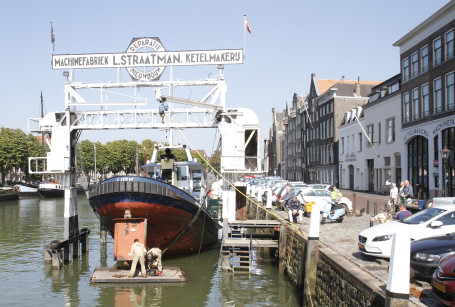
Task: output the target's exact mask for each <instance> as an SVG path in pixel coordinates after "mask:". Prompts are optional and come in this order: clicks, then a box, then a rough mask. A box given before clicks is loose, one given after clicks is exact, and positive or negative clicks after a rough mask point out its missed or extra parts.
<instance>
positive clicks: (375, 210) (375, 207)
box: [373, 202, 378, 216]
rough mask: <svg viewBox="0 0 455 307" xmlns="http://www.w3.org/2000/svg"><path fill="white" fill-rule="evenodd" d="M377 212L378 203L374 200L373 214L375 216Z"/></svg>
mask: <svg viewBox="0 0 455 307" xmlns="http://www.w3.org/2000/svg"><path fill="white" fill-rule="evenodd" d="M377 214H378V204H377V203H376V202H374V214H373V215H374V216H376V215H377Z"/></svg>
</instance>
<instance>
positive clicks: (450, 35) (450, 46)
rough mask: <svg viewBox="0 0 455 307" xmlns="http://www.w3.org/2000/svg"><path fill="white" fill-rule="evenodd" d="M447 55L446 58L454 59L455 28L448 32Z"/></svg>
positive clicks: (446, 40)
mask: <svg viewBox="0 0 455 307" xmlns="http://www.w3.org/2000/svg"><path fill="white" fill-rule="evenodd" d="M445 36H446V39H445V42H446V45H445V56H446V60H449V59H452V58H453V56H454V54H453V52H454V41H453V29H452V30H450V31H449V32H447V33H446V35H445Z"/></svg>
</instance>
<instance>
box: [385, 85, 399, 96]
mask: <svg viewBox="0 0 455 307" xmlns="http://www.w3.org/2000/svg"><path fill="white" fill-rule="evenodd" d="M399 89H400V85H399V83H398V82H397V83H394V84H392V85H391V86H389V88H388V89H387V92H388V93H389V94H392V93H393V92H396V91H398V90H399Z"/></svg>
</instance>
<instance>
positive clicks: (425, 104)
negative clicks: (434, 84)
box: [421, 83, 430, 117]
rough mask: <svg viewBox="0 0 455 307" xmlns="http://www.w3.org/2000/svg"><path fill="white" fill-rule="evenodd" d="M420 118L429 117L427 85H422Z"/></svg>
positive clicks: (428, 88)
mask: <svg viewBox="0 0 455 307" xmlns="http://www.w3.org/2000/svg"><path fill="white" fill-rule="evenodd" d="M421 110H422V117H428V116H429V115H430V87H429V86H428V83H427V84H424V85H422V106H421Z"/></svg>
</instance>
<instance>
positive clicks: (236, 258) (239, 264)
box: [221, 220, 281, 273]
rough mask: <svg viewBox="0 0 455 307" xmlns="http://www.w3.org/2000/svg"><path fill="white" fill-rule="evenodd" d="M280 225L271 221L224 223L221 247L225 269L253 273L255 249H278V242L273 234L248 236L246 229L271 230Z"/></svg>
mask: <svg viewBox="0 0 455 307" xmlns="http://www.w3.org/2000/svg"><path fill="white" fill-rule="evenodd" d="M280 225H281V223H280V222H279V221H270V220H266V221H263V220H245V221H233V222H227V221H224V223H223V242H222V247H221V248H222V250H221V256H222V267H223V269H227V270H231V271H233V272H235V271H238V272H241V271H243V272H248V273H249V272H251V271H252V269H253V264H254V259H253V251H254V249H257V248H261V247H268V248H278V240H276V239H274V238H273V234H268V235H266V234H262V235H258V234H253V233H249V234H247V233H246V229H248V228H253V229H267V228H268V229H270V228H275V227H279V226H280ZM229 230H230V235H229ZM258 236H259V237H258Z"/></svg>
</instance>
